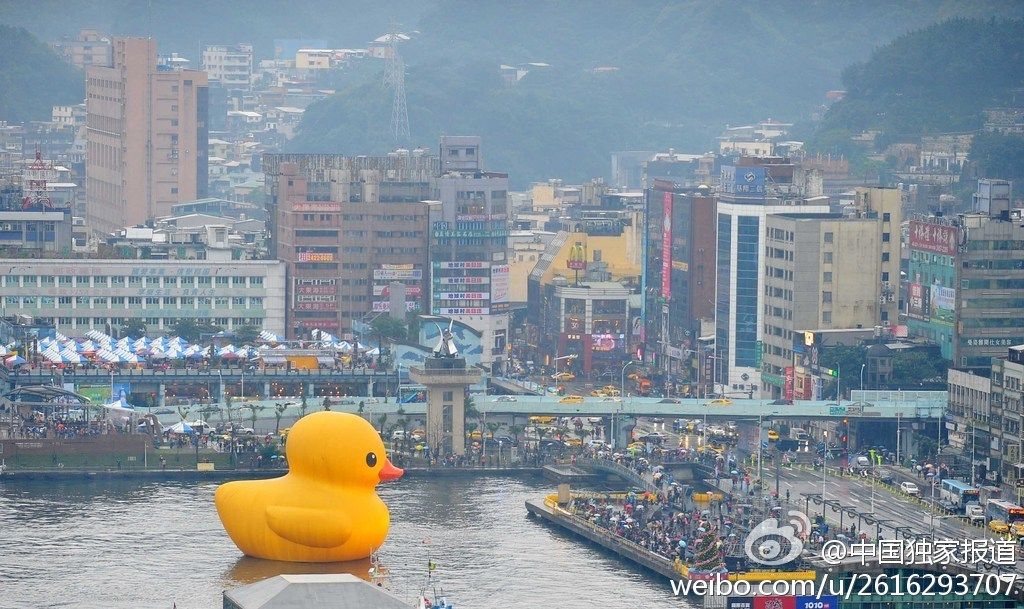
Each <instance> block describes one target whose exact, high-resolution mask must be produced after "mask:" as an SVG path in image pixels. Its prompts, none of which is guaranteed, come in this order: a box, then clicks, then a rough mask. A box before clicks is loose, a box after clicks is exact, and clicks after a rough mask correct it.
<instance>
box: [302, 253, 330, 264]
mask: <svg viewBox="0 0 1024 609" xmlns="http://www.w3.org/2000/svg"><path fill="white" fill-rule="evenodd" d="M298 261H299V262H334V254H332V253H331V252H299V253H298Z"/></svg>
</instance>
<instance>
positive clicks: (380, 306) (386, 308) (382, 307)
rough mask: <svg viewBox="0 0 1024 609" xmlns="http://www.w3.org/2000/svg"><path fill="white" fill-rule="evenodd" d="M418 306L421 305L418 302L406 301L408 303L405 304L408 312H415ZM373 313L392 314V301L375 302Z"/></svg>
mask: <svg viewBox="0 0 1024 609" xmlns="http://www.w3.org/2000/svg"><path fill="white" fill-rule="evenodd" d="M418 306H419V303H417V302H414V301H406V303H405V310H406V311H415V310H416V309H417V307H418ZM373 312H374V313H390V312H391V301H390V300H383V301H381V300H378V301H376V302H374V303H373Z"/></svg>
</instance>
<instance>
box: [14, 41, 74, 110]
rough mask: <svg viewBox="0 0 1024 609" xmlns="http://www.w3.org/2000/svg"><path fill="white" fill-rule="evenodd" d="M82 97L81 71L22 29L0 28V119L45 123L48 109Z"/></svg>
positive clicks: (72, 102)
mask: <svg viewBox="0 0 1024 609" xmlns="http://www.w3.org/2000/svg"><path fill="white" fill-rule="evenodd" d="M84 96H85V77H84V76H83V75H82V73H81V72H79V71H78V70H76V69H74V68H72V67H71V66H69V65H67V64H66V63H64V62H63V61H62V60H61V58H60V57H58V56H57V55H56V54H55V53H54V52H53V51H52V50H50V48H49V47H47V46H46V45H45V44H43V43H42V42H40V41H39V40H37V39H36V38H35V37H34V36H32V35H31V34H29V33H28V32H27V31H25V30H24V29H22V28H14V27H7V26H3V25H0V120H6V121H9V122H22V121H27V120H46V119H49V117H50V107H51V106H53V105H60V104H77V103H80V102H81V101H82V99H83V98H84Z"/></svg>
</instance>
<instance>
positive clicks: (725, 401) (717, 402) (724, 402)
mask: <svg viewBox="0 0 1024 609" xmlns="http://www.w3.org/2000/svg"><path fill="white" fill-rule="evenodd" d="M730 404H732V400H730V399H729V398H715V399H713V400H711V401H710V402H708V406H729V405H730Z"/></svg>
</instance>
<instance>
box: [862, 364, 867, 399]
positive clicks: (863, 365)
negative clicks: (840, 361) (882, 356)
mask: <svg viewBox="0 0 1024 609" xmlns="http://www.w3.org/2000/svg"><path fill="white" fill-rule="evenodd" d="M865 366H867V364H861V365H860V390H861V391H864V367H865ZM862 399H863V398H862Z"/></svg>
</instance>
